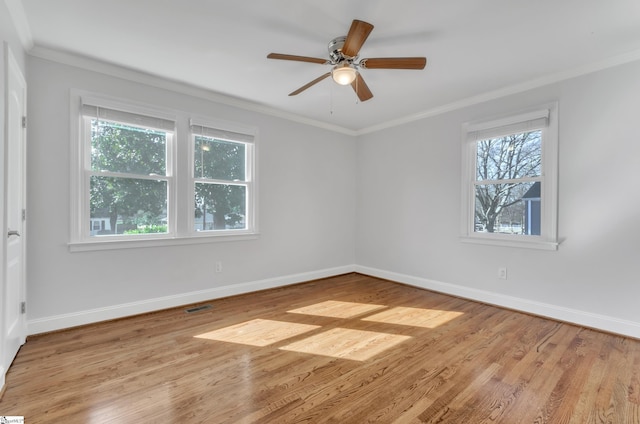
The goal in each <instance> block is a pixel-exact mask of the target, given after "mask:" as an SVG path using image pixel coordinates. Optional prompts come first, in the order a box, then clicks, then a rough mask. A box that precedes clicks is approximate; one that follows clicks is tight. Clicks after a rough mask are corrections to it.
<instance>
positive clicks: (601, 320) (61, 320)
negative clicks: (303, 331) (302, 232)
mask: <svg viewBox="0 0 640 424" xmlns="http://www.w3.org/2000/svg"><path fill="white" fill-rule="evenodd" d="M349 272H358V273H360V274H364V275H370V276H373V277H378V278H384V279H387V280H391V281H396V282H398V283H403V284H407V285H410V286H414V287H418V288H423V289H426V290H433V291H436V292H440V293H444V294H449V295H452V296H458V297H462V298H465V299H469V300H474V301H478V302H483V303H488V304H491V305H496V306H501V307H504V308H508V309H514V310H518V311H522V312H526V313H530V314H534V315H539V316H543V317H547V318H551V319H556V320H560V321H564V322H569V323H573V324H576V325H580V326H584V327H589V328H594V329H598V330H603V331H607V332H610V333H615V334H621V335H624V336H629V337H633V338H638V339H640V323H638V322H634V321H628V320H623V319H619V318H615V317H611V316H607V315H600V314H594V313H591V312H587V311H581V310H577V309H571V308H566V307H563V306H558V305H552V304H548V303H542V302H536V301H533V300H528V299H523V298H519V297H513V296H507V295H503V294H499V293H494V292H489V291H485V290H478V289H473V288H469V287H465V286H460V285H456V284H450V283H444V282H441V281H435V280H430V279H427V278H422V277H414V276H411V275H406V274H400V273H396V272H391V271H385V270H381V269H376V268H371V267H366V266H360V265H346V266H341V267H336V268H327V269H323V270H318V271H312V272H305V273H301V274H293V275H288V276H283V277H276V278H269V279H265V280H258V281H252V282H247V283H239V284H233V285H228V286H222V287H215V288H212V289H207V290H201V291H196V292H189V293H182V294H178V295H174V296H166V297H160V298H154V299H148V300H144V301H139V302H131V303H125V304H121V305H114V306H109V307H105V308H98V309H91V310H85V311H79V312H75V313H69V314H63V315H56V316H50V317H44V318H38V319H33V320H29V321H28V322H27V331H28V334H38V333H46V332H48V331H56V330H61V329H65V328H70V327H75V326H79V325H85V324H91V323H95V322H99V321H106V320H110V319H116V318H122V317H126V316H131V315H136V314H143V313H147V312H152V311H157V310H161V309H167V308H175V307H179V306H182V305H188V304H192V303H198V302H204V301H207V300H213V299H219V298H222V297H228V296H235V295H239V294H245V293H251V292H255V291H260V290H266V289H272V288H277V287H283V286H287V285H291V284H297V283H303V282H305V281H311V280H316V279H319V278H327V277H333V276H336V275H340V274H346V273H349ZM0 387H1V386H0Z"/></svg>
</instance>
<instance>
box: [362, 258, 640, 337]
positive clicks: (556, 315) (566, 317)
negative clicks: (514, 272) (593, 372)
mask: <svg viewBox="0 0 640 424" xmlns="http://www.w3.org/2000/svg"><path fill="white" fill-rule="evenodd" d="M354 272H358V273H360V274H364V275H370V276H373V277H378V278H384V279H387V280H391V281H396V282H398V283H403V284H407V285H410V286H414V287H419V288H423V289H427V290H433V291H436V292H439V293H444V294H449V295H453V296H458V297H462V298H465V299H470V300H475V301H478V302H483V303H488V304H491V305H496V306H501V307H504V308H508V309H515V310H518V311H522V312H526V313H530V314H533V315H538V316H542V317H546V318H551V319H556V320H559V321H564V322H568V323H573V324H576V325H579V326H583V327H589V328H594V329H598V330H602V331H607V332H610V333H615V334H620V335H624V336H629V337H633V338H640V323H638V322H634V321H628V320H623V319H619V318H615V317H611V316H607V315H600V314H594V313H591V312H586V311H581V310H577V309H571V308H565V307H563V306H558V305H552V304H548V303H542V302H536V301H533V300H528V299H523V298H518V297H513V296H507V295H503V294H499V293H494V292H489V291H485V290H478V289H473V288H469V287H464V286H459V285H456V284H450V283H443V282H440V281H435V280H429V279H426V278H421V277H414V276H411V275H406V274H399V273H396V272H390V271H384V270H381V269H376V268H370V267H366V266H360V265H356V266H354Z"/></svg>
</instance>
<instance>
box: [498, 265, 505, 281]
mask: <svg viewBox="0 0 640 424" xmlns="http://www.w3.org/2000/svg"><path fill="white" fill-rule="evenodd" d="M498 278H499V279H501V280H506V279H507V268H506V267H502V268H498Z"/></svg>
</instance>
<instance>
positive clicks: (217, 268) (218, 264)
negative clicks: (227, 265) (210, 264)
mask: <svg viewBox="0 0 640 424" xmlns="http://www.w3.org/2000/svg"><path fill="white" fill-rule="evenodd" d="M216 272H222V261H217V262H216Z"/></svg>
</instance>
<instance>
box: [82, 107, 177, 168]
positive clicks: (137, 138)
mask: <svg viewBox="0 0 640 424" xmlns="http://www.w3.org/2000/svg"><path fill="white" fill-rule="evenodd" d="M166 152H167V133H166V132H163V131H158V130H152V129H147V128H141V127H135V126H129V125H124V124H118V123H115V122H109V121H103V120H97V119H93V120H91V169H92V170H93V171H109V172H121V173H129V174H140V175H150V174H157V175H166V155H167V153H166Z"/></svg>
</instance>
